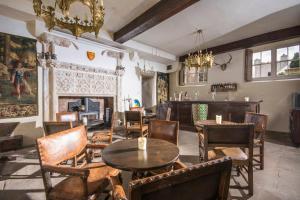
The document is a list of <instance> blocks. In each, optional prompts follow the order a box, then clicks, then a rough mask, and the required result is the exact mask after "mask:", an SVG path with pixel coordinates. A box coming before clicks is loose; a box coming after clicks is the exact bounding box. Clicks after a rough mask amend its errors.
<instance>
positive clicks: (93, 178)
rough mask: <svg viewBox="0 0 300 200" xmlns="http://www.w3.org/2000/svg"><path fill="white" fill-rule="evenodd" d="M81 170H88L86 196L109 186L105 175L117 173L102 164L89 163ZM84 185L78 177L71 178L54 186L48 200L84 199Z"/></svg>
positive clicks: (115, 170)
mask: <svg viewBox="0 0 300 200" xmlns="http://www.w3.org/2000/svg"><path fill="white" fill-rule="evenodd" d="M83 168H86V169H89V170H90V175H89V177H88V179H87V185H88V194H89V195H92V194H94V193H96V192H100V191H103V190H104V189H105V188H106V187H107V186H108V184H109V180H108V179H107V175H109V174H113V175H116V174H117V173H118V170H117V169H114V168H111V167H109V166H107V165H104V164H103V163H90V164H87V165H86V166H84V167H83ZM83 188H84V184H83V181H82V179H81V178H80V177H78V176H72V177H69V178H66V179H64V180H63V181H61V182H59V183H58V184H56V185H55V186H54V187H53V189H52V190H51V191H50V193H49V199H64V200H81V199H83V197H84V190H83Z"/></svg>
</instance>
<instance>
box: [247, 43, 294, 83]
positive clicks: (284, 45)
mask: <svg viewBox="0 0 300 200" xmlns="http://www.w3.org/2000/svg"><path fill="white" fill-rule="evenodd" d="M281 42H283V41H281ZM296 45H299V46H300V39H298V40H297V41H296V42H295V41H292V42H285V43H282V44H274V43H273V44H270V45H266V46H263V47H262V46H260V47H254V48H251V49H246V51H245V59H246V61H245V80H246V81H268V80H289V79H300V74H298V75H297V74H295V75H282V76H278V75H277V49H280V48H289V47H291V46H296ZM299 48H300V47H299ZM247 50H250V51H251V52H250V51H247ZM268 50H271V76H268V77H258V78H253V77H252V67H253V66H254V65H253V64H252V59H253V54H254V53H258V52H262V51H268ZM249 53H250V54H252V55H248V54H249ZM249 59H251V60H249ZM250 70H251V77H250V76H249V74H248V73H249V71H250Z"/></svg>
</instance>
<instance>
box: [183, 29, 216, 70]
mask: <svg viewBox="0 0 300 200" xmlns="http://www.w3.org/2000/svg"><path fill="white" fill-rule="evenodd" d="M201 35H202V40H203V41H204V37H203V33H202V30H198V31H197V37H196V44H197V43H198V42H199V46H198V49H199V50H198V51H197V52H196V53H192V54H189V55H188V57H187V58H186V59H185V61H184V64H185V66H186V67H188V68H192V67H194V68H196V70H198V69H199V70H206V69H209V68H211V67H212V65H213V63H214V56H213V55H212V52H211V51H210V52H209V53H208V52H207V50H205V53H203V52H202V51H201V50H200V36H201Z"/></svg>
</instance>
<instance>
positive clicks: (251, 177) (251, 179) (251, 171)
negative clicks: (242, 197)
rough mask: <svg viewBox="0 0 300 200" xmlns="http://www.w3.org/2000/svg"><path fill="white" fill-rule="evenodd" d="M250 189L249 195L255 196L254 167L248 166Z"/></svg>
mask: <svg viewBox="0 0 300 200" xmlns="http://www.w3.org/2000/svg"><path fill="white" fill-rule="evenodd" d="M248 188H249V195H250V196H252V195H253V166H252V165H251V164H250V165H248Z"/></svg>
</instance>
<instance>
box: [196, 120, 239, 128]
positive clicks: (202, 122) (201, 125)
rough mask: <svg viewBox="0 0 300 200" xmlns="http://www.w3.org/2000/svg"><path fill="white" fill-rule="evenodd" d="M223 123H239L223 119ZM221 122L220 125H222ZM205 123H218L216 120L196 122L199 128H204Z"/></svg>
mask: <svg viewBox="0 0 300 200" xmlns="http://www.w3.org/2000/svg"><path fill="white" fill-rule="evenodd" d="M222 124H225V125H226V124H237V123H236V122H231V121H224V120H223V121H222ZM222 124H220V125H222ZM205 125H217V123H216V120H199V121H196V122H195V126H196V127H199V128H203V126H205Z"/></svg>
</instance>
